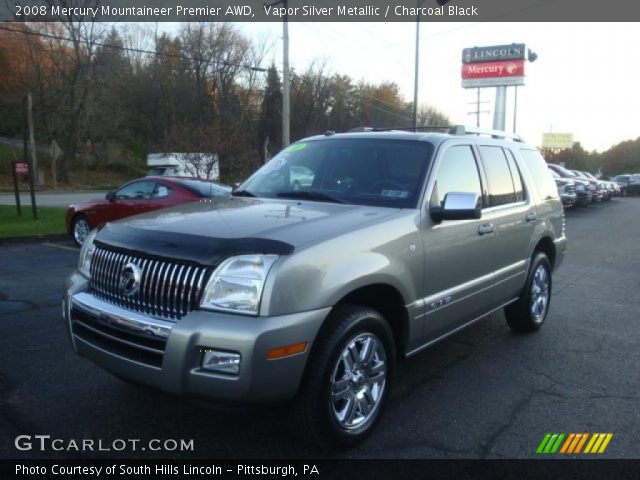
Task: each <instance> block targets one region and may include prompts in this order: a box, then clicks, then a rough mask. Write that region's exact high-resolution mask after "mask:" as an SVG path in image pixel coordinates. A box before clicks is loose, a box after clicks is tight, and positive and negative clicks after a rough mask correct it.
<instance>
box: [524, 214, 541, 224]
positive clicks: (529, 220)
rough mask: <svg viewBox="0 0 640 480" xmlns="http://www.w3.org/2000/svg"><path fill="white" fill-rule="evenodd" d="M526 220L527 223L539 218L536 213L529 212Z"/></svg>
mask: <svg viewBox="0 0 640 480" xmlns="http://www.w3.org/2000/svg"><path fill="white" fill-rule="evenodd" d="M524 218H525V220H526V221H527V222H533V221H535V220H536V219H537V218H538V215H536V212H529V213H527V214H526V215H525V217H524Z"/></svg>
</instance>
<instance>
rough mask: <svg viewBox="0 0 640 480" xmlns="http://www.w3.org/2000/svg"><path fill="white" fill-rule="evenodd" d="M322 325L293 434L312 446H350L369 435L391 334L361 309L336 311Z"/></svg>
mask: <svg viewBox="0 0 640 480" xmlns="http://www.w3.org/2000/svg"><path fill="white" fill-rule="evenodd" d="M327 322H328V323H327V324H326V326H325V327H324V328H323V330H322V332H321V333H320V335H319V337H318V339H317V340H316V345H315V346H314V350H313V352H312V355H311V357H310V358H309V366H308V369H307V372H306V373H305V378H304V379H303V383H302V386H301V389H300V392H299V395H298V398H297V399H296V403H295V420H296V427H297V428H296V430H297V432H299V433H301V434H303V435H304V436H305V437H306V438H307V439H311V440H312V441H313V442H314V443H315V444H317V445H318V446H322V447H327V446H337V445H343V446H348V445H354V444H355V443H357V442H359V441H361V440H363V439H364V438H365V437H366V436H367V435H368V434H369V433H371V431H372V430H373V428H374V426H375V424H376V423H377V421H378V419H379V418H380V415H381V413H382V410H383V408H384V404H385V402H386V400H387V397H388V394H389V390H390V386H391V381H392V379H393V374H394V370H395V349H394V342H393V335H392V333H391V329H390V328H389V325H388V324H387V322H386V321H385V319H384V318H383V317H382V315H380V313H378V312H376V311H375V310H372V309H370V308H366V307H355V306H353V307H352V306H342V307H337V309H336V311H335V312H334V313H333V314H332V315H331V318H329V319H328V320H327Z"/></svg>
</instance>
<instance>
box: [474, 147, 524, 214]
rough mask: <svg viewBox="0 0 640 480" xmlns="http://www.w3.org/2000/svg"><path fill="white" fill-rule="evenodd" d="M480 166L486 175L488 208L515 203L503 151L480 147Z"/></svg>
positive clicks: (511, 181) (498, 148)
mask: <svg viewBox="0 0 640 480" xmlns="http://www.w3.org/2000/svg"><path fill="white" fill-rule="evenodd" d="M480 154H481V155H482V164H483V166H484V171H485V174H486V175H487V190H488V192H489V206H490V207H496V206H498V205H505V204H507V203H513V202H515V201H516V193H515V189H514V187H513V179H512V178H511V170H510V169H509V164H508V163H507V157H506V156H505V155H504V150H502V148H500V147H487V146H484V147H480Z"/></svg>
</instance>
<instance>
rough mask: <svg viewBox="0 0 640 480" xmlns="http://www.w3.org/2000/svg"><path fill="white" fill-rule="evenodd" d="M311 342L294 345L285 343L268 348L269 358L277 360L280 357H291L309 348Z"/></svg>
mask: <svg viewBox="0 0 640 480" xmlns="http://www.w3.org/2000/svg"><path fill="white" fill-rule="evenodd" d="M308 344H309V342H300V343H294V344H293V345H285V346H283V347H276V348H272V349H270V350H267V360H277V359H278V358H283V357H289V356H291V355H296V354H298V353H302V352H304V351H306V350H307V345H308Z"/></svg>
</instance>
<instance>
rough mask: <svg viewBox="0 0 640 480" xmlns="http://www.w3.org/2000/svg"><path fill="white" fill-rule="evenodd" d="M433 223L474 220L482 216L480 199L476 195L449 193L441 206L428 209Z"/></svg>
mask: <svg viewBox="0 0 640 480" xmlns="http://www.w3.org/2000/svg"><path fill="white" fill-rule="evenodd" d="M429 213H430V214H431V218H432V219H433V221H434V222H436V223H440V222H442V221H443V220H474V219H478V218H480V217H481V216H482V197H481V196H480V195H479V194H477V193H470V192H449V193H447V194H446V195H445V196H444V201H443V202H442V205H434V206H432V207H431V208H430V209H429Z"/></svg>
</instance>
